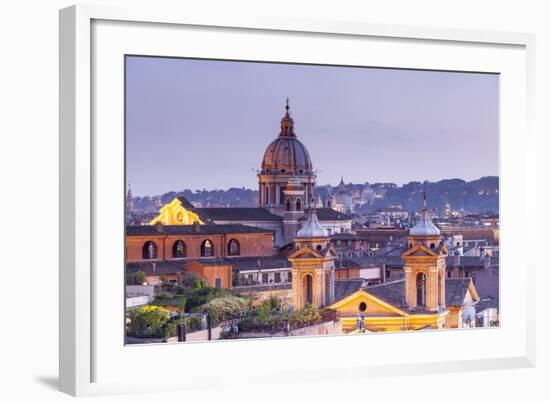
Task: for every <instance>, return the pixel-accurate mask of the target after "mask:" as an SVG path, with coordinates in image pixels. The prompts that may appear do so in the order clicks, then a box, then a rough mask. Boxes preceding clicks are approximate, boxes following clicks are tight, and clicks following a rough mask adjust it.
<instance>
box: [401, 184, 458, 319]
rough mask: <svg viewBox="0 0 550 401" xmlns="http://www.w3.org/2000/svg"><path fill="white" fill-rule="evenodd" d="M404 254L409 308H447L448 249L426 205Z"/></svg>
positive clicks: (406, 296) (432, 309) (439, 309)
mask: <svg viewBox="0 0 550 401" xmlns="http://www.w3.org/2000/svg"><path fill="white" fill-rule="evenodd" d="M407 248H408V249H407V250H406V251H405V252H404V253H403V255H402V258H403V262H404V263H403V270H404V273H405V274H404V275H405V300H406V303H407V306H408V308H409V309H410V310H415V311H422V310H424V311H427V312H440V311H442V310H444V309H445V280H446V273H445V270H446V266H445V258H446V257H447V254H448V250H447V246H446V245H445V242H444V241H443V239H442V237H441V233H440V231H439V228H437V227H436V226H435V224H433V223H432V221H431V219H430V215H429V213H428V208H427V206H426V195H425V193H424V207H423V208H422V212H421V217H420V220H419V221H418V223H417V224H416V225H415V226H414V227H413V228H411V230H410V231H409V235H408V237H407Z"/></svg>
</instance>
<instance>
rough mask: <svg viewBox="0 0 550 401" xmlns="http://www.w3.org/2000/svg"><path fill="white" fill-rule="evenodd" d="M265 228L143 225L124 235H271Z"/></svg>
mask: <svg viewBox="0 0 550 401" xmlns="http://www.w3.org/2000/svg"><path fill="white" fill-rule="evenodd" d="M272 232H273V231H272V230H267V229H265V228H258V227H251V226H246V225H243V224H219V225H218V224H201V225H199V224H188V225H170V226H165V225H160V224H159V225H145V226H127V227H126V235H127V236H129V237H141V236H158V235H201V234H203V235H216V234H240V233H243V234H244V233H246V234H251V233H272Z"/></svg>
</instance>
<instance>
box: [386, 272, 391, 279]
mask: <svg viewBox="0 0 550 401" xmlns="http://www.w3.org/2000/svg"><path fill="white" fill-rule="evenodd" d="M390 278H391V270H386V280H389V279H390Z"/></svg>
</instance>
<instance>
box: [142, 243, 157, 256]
mask: <svg viewBox="0 0 550 401" xmlns="http://www.w3.org/2000/svg"><path fill="white" fill-rule="evenodd" d="M156 258H157V246H156V245H155V243H154V242H153V241H147V242H146V243H145V244H143V259H156Z"/></svg>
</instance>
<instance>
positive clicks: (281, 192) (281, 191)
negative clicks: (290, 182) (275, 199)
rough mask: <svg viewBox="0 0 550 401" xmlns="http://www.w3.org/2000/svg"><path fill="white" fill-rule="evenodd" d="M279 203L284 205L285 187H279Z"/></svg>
mask: <svg viewBox="0 0 550 401" xmlns="http://www.w3.org/2000/svg"><path fill="white" fill-rule="evenodd" d="M279 203H280V204H281V205H282V204H283V203H285V192H284V190H283V187H281V188H280V189H279Z"/></svg>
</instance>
